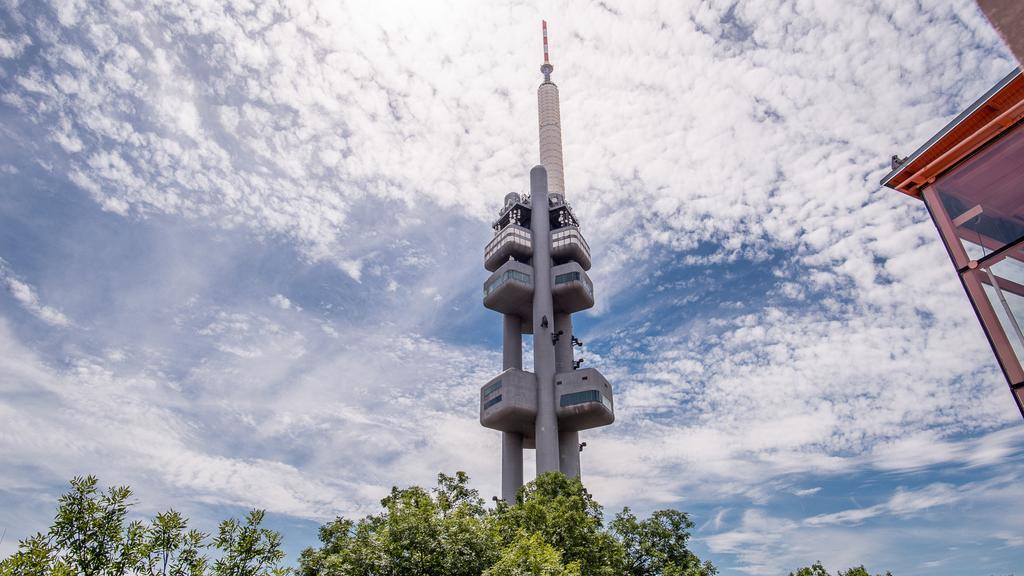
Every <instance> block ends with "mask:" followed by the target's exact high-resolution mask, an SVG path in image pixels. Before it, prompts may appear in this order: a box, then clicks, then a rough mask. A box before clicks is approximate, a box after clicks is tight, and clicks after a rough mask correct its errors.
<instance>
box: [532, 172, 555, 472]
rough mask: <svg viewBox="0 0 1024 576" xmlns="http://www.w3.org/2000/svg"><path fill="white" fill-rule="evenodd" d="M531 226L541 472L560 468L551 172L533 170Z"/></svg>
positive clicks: (536, 427)
mask: <svg viewBox="0 0 1024 576" xmlns="http://www.w3.org/2000/svg"><path fill="white" fill-rule="evenodd" d="M530 195H531V200H532V206H531V210H530V229H531V231H532V232H533V370H534V373H535V374H536V376H537V420H536V423H535V428H534V438H536V443H537V474H543V473H544V472H551V471H553V470H559V458H558V418H557V416H556V414H555V347H554V346H553V345H552V343H551V334H552V333H554V328H555V327H554V322H555V314H554V306H553V305H552V301H551V228H550V226H551V224H550V222H549V221H548V218H549V217H550V216H549V213H550V206H549V204H548V175H547V171H546V170H544V167H543V166H534V167H533V169H532V170H530Z"/></svg>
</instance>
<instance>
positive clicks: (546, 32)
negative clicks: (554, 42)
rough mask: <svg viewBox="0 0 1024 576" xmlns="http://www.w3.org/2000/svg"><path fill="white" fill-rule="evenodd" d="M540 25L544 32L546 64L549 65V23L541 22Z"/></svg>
mask: <svg viewBox="0 0 1024 576" xmlns="http://www.w3.org/2000/svg"><path fill="white" fill-rule="evenodd" d="M540 23H541V29H542V30H543V31H544V63H545V64H547V63H548V62H550V60H548V21H547V20H541V21H540Z"/></svg>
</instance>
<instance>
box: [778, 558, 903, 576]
mask: <svg viewBox="0 0 1024 576" xmlns="http://www.w3.org/2000/svg"><path fill="white" fill-rule="evenodd" d="M836 574H837V576H871V573H870V572H868V571H867V569H866V568H864V565H863V564H861V565H860V566H856V567H854V568H848V569H846V570H840V571H839V572H836ZM789 576H829V573H828V570H825V567H824V566H822V564H821V561H820V560H819V561H817V562H815V563H814V564H811V565H810V566H804V567H803V568H800V569H799V570H797V571H796V572H790V573H789ZM876 576H882V575H881V574H878V575H876ZM885 576H892V572H888V571H887V572H886V573H885Z"/></svg>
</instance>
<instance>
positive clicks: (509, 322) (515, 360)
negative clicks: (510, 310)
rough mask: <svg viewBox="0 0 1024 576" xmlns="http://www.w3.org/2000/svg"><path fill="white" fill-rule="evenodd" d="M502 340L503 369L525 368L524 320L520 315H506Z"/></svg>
mask: <svg viewBox="0 0 1024 576" xmlns="http://www.w3.org/2000/svg"><path fill="white" fill-rule="evenodd" d="M504 318H505V321H504V325H503V331H502V340H501V364H502V366H501V367H502V370H508V369H509V368H516V369H519V370H522V369H523V321H522V319H521V318H519V316H513V315H512V314H505V315H504Z"/></svg>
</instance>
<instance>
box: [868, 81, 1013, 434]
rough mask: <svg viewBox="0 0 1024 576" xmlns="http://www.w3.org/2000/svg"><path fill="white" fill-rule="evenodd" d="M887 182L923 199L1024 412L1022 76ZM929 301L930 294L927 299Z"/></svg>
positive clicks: (901, 164)
mask: <svg viewBox="0 0 1024 576" xmlns="http://www.w3.org/2000/svg"><path fill="white" fill-rule="evenodd" d="M881 183H882V185H883V186H888V187H889V188H892V189H894V190H898V191H899V192H902V193H904V194H906V195H908V196H910V197H912V198H916V199H918V200H921V201H923V202H924V206H925V208H926V209H927V210H928V214H929V215H930V216H931V218H932V222H934V224H935V228H936V230H937V231H938V234H939V237H940V238H941V239H942V242H943V244H945V246H946V251H947V252H948V254H949V258H950V261H951V262H952V264H953V268H954V269H955V272H956V274H957V275H958V276H959V278H960V282H961V284H962V285H963V288H964V292H966V293H967V298H968V299H969V300H970V302H971V305H972V306H973V307H974V311H975V313H976V314H977V315H978V320H979V321H980V322H981V326H982V328H983V329H984V330H985V335H986V336H987V337H988V341H989V344H991V346H992V351H993V352H994V353H995V356H996V360H998V361H999V366H1000V368H1002V370H1003V375H1004V376H1006V381H1007V383H1008V384H1009V385H1010V391H1011V392H1012V394H1013V398H1014V400H1015V401H1016V402H1017V408H1018V409H1019V410H1020V412H1021V414H1022V415H1024V329H1022V328H1024V76H1022V75H1021V71H1020V70H1014V71H1013V72H1012V73H1010V74H1009V75H1008V76H1006V77H1005V78H1003V80H1002V81H1000V82H999V83H998V84H996V85H995V86H994V87H993V88H992V89H991V90H989V91H988V93H986V94H985V95H984V96H982V97H981V98H980V99H978V101H977V102H975V103H974V104H972V105H971V106H970V107H969V108H968V109H967V110H965V111H964V112H963V113H962V114H960V115H959V116H957V117H956V118H954V119H953V121H952V122H950V123H949V124H947V125H946V127H945V128H943V129H942V130H941V131H939V133H938V134H936V135H935V136H933V137H932V138H931V139H930V140H928V142H926V143H925V144H924V146H921V148H919V149H918V150H917V151H916V152H914V153H913V154H911V155H910V156H908V157H907V158H902V159H901V158H899V157H898V156H893V157H892V171H891V172H890V173H889V174H888V175H887V176H886V177H885V178H883V179H882V182H881ZM922 296H926V295H922Z"/></svg>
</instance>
